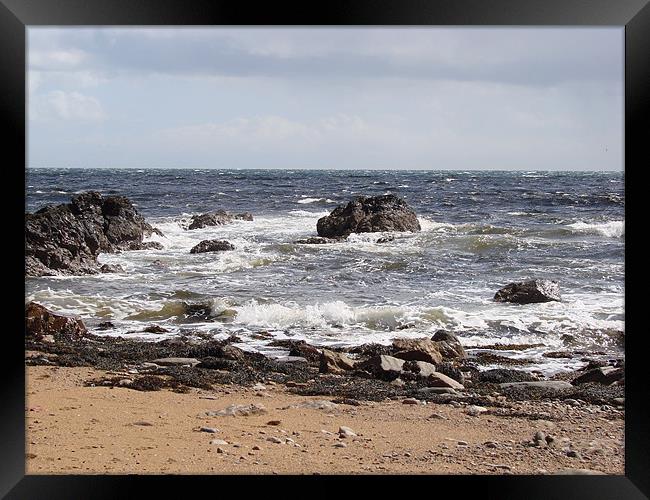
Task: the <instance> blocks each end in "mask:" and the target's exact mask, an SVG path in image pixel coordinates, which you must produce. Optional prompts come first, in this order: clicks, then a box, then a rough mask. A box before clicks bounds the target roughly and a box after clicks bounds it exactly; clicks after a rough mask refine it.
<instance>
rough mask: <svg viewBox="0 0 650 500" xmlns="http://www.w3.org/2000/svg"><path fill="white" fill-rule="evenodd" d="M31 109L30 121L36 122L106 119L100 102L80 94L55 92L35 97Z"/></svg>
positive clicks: (96, 120)
mask: <svg viewBox="0 0 650 500" xmlns="http://www.w3.org/2000/svg"><path fill="white" fill-rule="evenodd" d="M29 109H30V119H31V120H35V121H54V120H64V121H82V122H98V121H103V120H105V119H106V113H105V112H104V109H103V107H102V105H101V103H100V102H99V100H97V99H96V98H94V97H91V96H87V95H84V94H81V93H79V92H65V91H63V90H53V91H50V92H48V93H46V94H43V95H37V96H34V97H33V98H31V100H30V107H29Z"/></svg>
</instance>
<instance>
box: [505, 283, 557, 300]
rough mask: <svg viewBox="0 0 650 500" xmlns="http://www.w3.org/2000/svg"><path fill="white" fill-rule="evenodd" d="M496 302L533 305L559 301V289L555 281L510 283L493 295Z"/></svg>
mask: <svg viewBox="0 0 650 500" xmlns="http://www.w3.org/2000/svg"><path fill="white" fill-rule="evenodd" d="M494 300H496V301H497V302H513V303H515V304H533V303H537V302H550V301H560V300H561V299H560V287H559V286H558V284H557V281H549V280H531V281H523V282H520V283H510V284H509V285H506V286H504V287H503V288H501V289H500V290H499V291H497V293H496V294H495V295H494Z"/></svg>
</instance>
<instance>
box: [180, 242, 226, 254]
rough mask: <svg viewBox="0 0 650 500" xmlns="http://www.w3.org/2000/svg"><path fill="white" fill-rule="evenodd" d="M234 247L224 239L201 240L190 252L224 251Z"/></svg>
mask: <svg viewBox="0 0 650 500" xmlns="http://www.w3.org/2000/svg"><path fill="white" fill-rule="evenodd" d="M234 249H235V247H234V245H233V244H232V243H230V242H228V241H226V240H203V241H202V242H201V243H199V244H198V245H196V246H195V247H193V248H192V250H190V253H205V252H224V251H226V250H234Z"/></svg>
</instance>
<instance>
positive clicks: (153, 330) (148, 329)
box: [142, 325, 169, 333]
mask: <svg viewBox="0 0 650 500" xmlns="http://www.w3.org/2000/svg"><path fill="white" fill-rule="evenodd" d="M142 331H143V332H145V333H168V332H169V330H167V329H166V328H163V327H162V326H159V325H149V326H148V327H146V328H145V329H144V330H142Z"/></svg>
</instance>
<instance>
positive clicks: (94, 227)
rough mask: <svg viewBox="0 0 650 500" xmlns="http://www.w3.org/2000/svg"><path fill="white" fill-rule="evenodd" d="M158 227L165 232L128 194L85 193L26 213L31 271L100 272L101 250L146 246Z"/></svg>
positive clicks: (28, 271) (27, 266)
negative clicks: (141, 210)
mask: <svg viewBox="0 0 650 500" xmlns="http://www.w3.org/2000/svg"><path fill="white" fill-rule="evenodd" d="M153 233H156V234H159V235H162V233H161V232H160V231H159V230H158V229H155V228H153V227H152V226H151V225H149V224H148V223H147V222H145V220H144V217H143V216H142V215H140V214H139V213H138V211H137V210H136V209H135V207H134V206H133V204H132V203H131V202H130V201H129V200H128V199H127V198H125V197H123V196H106V197H104V196H102V195H101V194H100V193H98V192H95V191H89V192H86V193H82V194H79V195H77V196H73V197H72V200H71V202H70V203H66V204H61V205H56V206H47V207H44V208H41V209H40V210H38V211H36V212H35V213H27V214H25V274H26V275H27V276H53V275H60V274H97V273H98V272H100V266H99V263H98V262H97V256H98V255H99V254H100V253H101V252H106V253H111V252H117V251H119V250H140V249H143V248H144V247H145V244H143V241H142V240H143V238H144V237H145V236H151V234H153Z"/></svg>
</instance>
